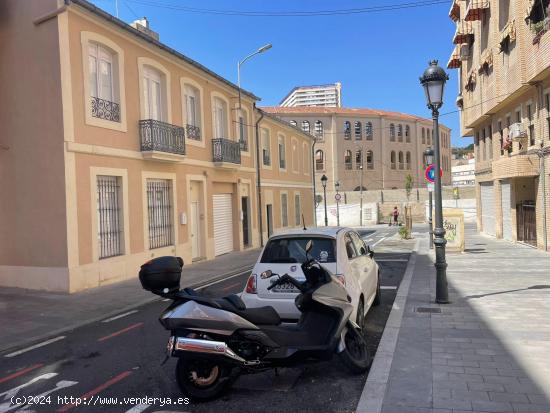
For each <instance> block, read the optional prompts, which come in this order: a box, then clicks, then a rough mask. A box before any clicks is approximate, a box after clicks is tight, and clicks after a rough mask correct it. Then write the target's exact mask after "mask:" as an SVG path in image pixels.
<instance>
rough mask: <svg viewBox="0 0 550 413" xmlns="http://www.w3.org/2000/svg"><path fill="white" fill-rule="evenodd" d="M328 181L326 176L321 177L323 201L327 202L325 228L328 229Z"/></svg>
mask: <svg viewBox="0 0 550 413" xmlns="http://www.w3.org/2000/svg"><path fill="white" fill-rule="evenodd" d="M327 181H328V178H327V176H326V175H325V174H323V176H322V177H321V185H323V200H324V201H325V227H328V215H327Z"/></svg>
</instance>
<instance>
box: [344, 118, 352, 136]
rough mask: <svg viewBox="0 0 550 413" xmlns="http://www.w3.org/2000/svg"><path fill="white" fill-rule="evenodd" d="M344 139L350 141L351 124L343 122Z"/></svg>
mask: <svg viewBox="0 0 550 413" xmlns="http://www.w3.org/2000/svg"><path fill="white" fill-rule="evenodd" d="M344 139H346V140H348V139H351V123H349V121H345V122H344Z"/></svg>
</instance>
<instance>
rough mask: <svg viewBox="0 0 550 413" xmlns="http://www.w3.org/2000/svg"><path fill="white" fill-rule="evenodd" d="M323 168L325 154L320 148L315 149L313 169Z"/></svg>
mask: <svg viewBox="0 0 550 413" xmlns="http://www.w3.org/2000/svg"><path fill="white" fill-rule="evenodd" d="M324 169H325V154H324V153H323V151H322V150H320V149H318V150H316V151H315V170H316V171H323V170H324Z"/></svg>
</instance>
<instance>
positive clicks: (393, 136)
mask: <svg viewBox="0 0 550 413" xmlns="http://www.w3.org/2000/svg"><path fill="white" fill-rule="evenodd" d="M390 141H391V142H395V125H394V124H393V123H391V124H390Z"/></svg>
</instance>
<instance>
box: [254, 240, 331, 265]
mask: <svg viewBox="0 0 550 413" xmlns="http://www.w3.org/2000/svg"><path fill="white" fill-rule="evenodd" d="M309 240H311V241H313V248H312V249H311V256H312V257H313V258H314V259H316V260H317V261H319V262H336V258H335V254H334V249H335V248H334V246H335V242H334V239H332V238H320V237H312V238H308V237H299V238H296V237H294V238H291V237H289V238H276V239H272V240H270V241H269V242H268V243H267V245H266V247H265V250H264V253H263V255H262V259H261V261H260V262H262V263H266V264H269V263H271V264H276V263H280V264H290V263H300V264H301V263H303V262H305V260H306V250H305V248H306V243H307V242H308V241H309Z"/></svg>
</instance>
